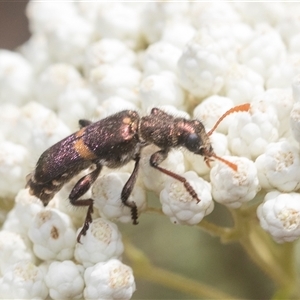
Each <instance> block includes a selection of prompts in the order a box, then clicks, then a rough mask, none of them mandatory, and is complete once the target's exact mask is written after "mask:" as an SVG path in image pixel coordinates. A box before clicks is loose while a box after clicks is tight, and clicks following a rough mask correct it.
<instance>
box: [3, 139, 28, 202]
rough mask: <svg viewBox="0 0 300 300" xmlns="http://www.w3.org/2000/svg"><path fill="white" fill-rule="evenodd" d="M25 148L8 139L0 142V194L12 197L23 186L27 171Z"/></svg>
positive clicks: (26, 151) (26, 152)
mask: <svg viewBox="0 0 300 300" xmlns="http://www.w3.org/2000/svg"><path fill="white" fill-rule="evenodd" d="M28 157H29V152H28V150H27V148H25V147H24V146H22V145H19V144H16V143H12V142H9V141H6V140H4V141H2V142H0V178H1V180H0V190H1V196H2V197H7V198H13V197H14V196H15V194H16V193H17V192H18V191H19V190H20V189H21V188H22V187H23V186H24V178H25V176H26V175H27V173H28V168H29V164H28Z"/></svg>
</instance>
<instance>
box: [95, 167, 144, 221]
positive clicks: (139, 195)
mask: <svg viewBox="0 0 300 300" xmlns="http://www.w3.org/2000/svg"><path fill="white" fill-rule="evenodd" d="M129 177H130V173H123V172H111V173H109V174H106V175H103V176H101V177H99V178H98V179H97V180H96V182H95V183H94V185H93V187H92V198H93V199H94V201H95V202H94V206H95V207H96V208H97V209H98V210H99V213H100V216H103V217H105V218H108V219H110V220H118V221H121V222H124V223H128V222H131V221H132V219H131V209H130V208H129V207H127V206H125V205H124V203H122V201H121V193H122V189H123V187H124V185H125V184H126V182H127V180H128V179H129ZM128 202H134V203H135V204H136V206H137V210H138V212H142V211H143V210H145V208H146V205H147V202H146V192H145V189H144V188H143V187H142V186H141V185H140V184H139V182H136V184H135V185H134V188H133V191H132V193H131V194H130V197H129V198H128Z"/></svg>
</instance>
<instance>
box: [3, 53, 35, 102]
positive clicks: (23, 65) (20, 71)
mask: <svg viewBox="0 0 300 300" xmlns="http://www.w3.org/2000/svg"><path fill="white" fill-rule="evenodd" d="M32 87H33V69H32V66H31V65H30V64H29V63H28V62H27V61H26V59H24V58H23V57H22V56H21V55H20V54H18V53H15V52H11V51H8V50H0V103H4V102H10V103H15V104H18V105H19V104H22V103H24V102H26V101H28V100H29V99H30V98H31V97H32Z"/></svg>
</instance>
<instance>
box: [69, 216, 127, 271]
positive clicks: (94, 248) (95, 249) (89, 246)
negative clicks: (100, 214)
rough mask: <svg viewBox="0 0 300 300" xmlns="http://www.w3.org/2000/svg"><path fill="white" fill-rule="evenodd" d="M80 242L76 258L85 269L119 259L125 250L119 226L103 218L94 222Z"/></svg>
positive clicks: (76, 249)
mask: <svg viewBox="0 0 300 300" xmlns="http://www.w3.org/2000/svg"><path fill="white" fill-rule="evenodd" d="M79 230H80V229H79ZM79 230H78V232H77V233H79ZM80 242H81V243H77V244H76V248H75V252H74V256H75V259H76V260H77V261H78V262H80V263H81V264H82V265H83V266H84V267H85V268H86V267H90V266H93V265H94V264H96V263H98V262H103V261H107V260H109V259H111V258H117V259H118V258H120V257H121V255H122V253H123V250H124V246H123V243H122V236H121V233H120V232H119V230H118V227H117V225H116V224H114V223H112V222H110V221H107V220H104V219H102V218H98V219H94V220H93V222H92V223H91V224H90V227H89V230H88V231H87V233H86V235H82V236H81V238H80Z"/></svg>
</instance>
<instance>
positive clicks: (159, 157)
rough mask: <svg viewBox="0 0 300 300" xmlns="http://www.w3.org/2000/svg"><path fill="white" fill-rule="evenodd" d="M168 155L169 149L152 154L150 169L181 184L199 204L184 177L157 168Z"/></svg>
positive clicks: (196, 196)
mask: <svg viewBox="0 0 300 300" xmlns="http://www.w3.org/2000/svg"><path fill="white" fill-rule="evenodd" d="M168 153H169V149H165V150H159V151H157V152H155V153H153V154H152V155H151V157H150V165H151V167H153V168H155V169H157V170H159V171H160V172H162V173H164V174H166V175H168V176H171V177H172V178H174V179H176V180H178V181H180V182H182V183H183V185H184V187H185V189H186V190H187V191H188V193H189V194H190V195H191V196H192V197H193V198H194V199H195V200H196V201H197V203H198V202H200V199H199V198H198V195H197V193H196V192H195V190H194V189H193V187H192V186H191V185H190V184H189V182H188V181H187V180H186V179H185V178H184V177H182V176H180V175H178V174H176V173H174V172H172V171H169V170H167V169H165V168H162V167H160V166H159V164H161V163H162V162H163V161H164V160H165V159H166V158H167V156H168Z"/></svg>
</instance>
